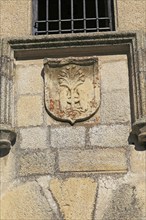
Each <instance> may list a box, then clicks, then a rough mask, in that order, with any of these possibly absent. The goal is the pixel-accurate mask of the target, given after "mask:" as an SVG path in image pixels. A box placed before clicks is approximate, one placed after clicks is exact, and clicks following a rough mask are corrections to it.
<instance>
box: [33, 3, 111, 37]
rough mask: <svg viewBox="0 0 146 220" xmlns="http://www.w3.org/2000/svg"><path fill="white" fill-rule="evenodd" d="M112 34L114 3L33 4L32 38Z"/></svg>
mask: <svg viewBox="0 0 146 220" xmlns="http://www.w3.org/2000/svg"><path fill="white" fill-rule="evenodd" d="M113 30H114V13H113V0H33V34H35V35H41V34H63V33H82V32H99V31H113Z"/></svg>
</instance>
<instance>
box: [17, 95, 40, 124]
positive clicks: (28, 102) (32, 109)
mask: <svg viewBox="0 0 146 220" xmlns="http://www.w3.org/2000/svg"><path fill="white" fill-rule="evenodd" d="M42 123H43V117H42V97H41V96H21V97H20V98H19V99H18V103H17V124H18V126H29V125H33V126H37V125H41V124H42Z"/></svg>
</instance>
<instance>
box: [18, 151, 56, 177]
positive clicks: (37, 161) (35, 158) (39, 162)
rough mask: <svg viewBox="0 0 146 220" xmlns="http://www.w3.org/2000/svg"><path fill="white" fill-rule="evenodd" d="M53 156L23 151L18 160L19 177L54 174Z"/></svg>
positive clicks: (45, 152) (51, 154)
mask: <svg viewBox="0 0 146 220" xmlns="http://www.w3.org/2000/svg"><path fill="white" fill-rule="evenodd" d="M54 165H55V155H54V153H51V152H49V151H46V150H45V151H44V152H42V151H33V152H30V151H26V150H25V151H23V152H21V154H20V158H19V170H18V174H19V175H20V176H27V175H36V174H49V173H53V172H54Z"/></svg>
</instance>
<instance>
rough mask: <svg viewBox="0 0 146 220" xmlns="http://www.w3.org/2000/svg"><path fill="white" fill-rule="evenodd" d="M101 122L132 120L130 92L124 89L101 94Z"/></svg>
mask: <svg viewBox="0 0 146 220" xmlns="http://www.w3.org/2000/svg"><path fill="white" fill-rule="evenodd" d="M100 112H101V123H104V124H111V123H121V122H123V123H124V122H130V120H131V118H130V100H129V94H127V92H125V91H124V90H118V91H116V92H109V93H103V94H102V95H101V109H100Z"/></svg>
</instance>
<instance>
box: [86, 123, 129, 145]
mask: <svg viewBox="0 0 146 220" xmlns="http://www.w3.org/2000/svg"><path fill="white" fill-rule="evenodd" d="M129 134H130V128H129V126H126V125H109V126H106V125H101V126H98V127H93V128H91V129H90V131H89V137H90V142H91V145H92V146H101V147H121V146H127V145H128V137H129Z"/></svg>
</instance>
